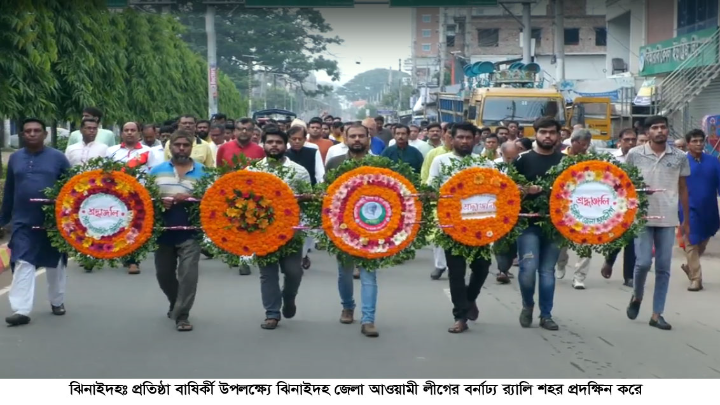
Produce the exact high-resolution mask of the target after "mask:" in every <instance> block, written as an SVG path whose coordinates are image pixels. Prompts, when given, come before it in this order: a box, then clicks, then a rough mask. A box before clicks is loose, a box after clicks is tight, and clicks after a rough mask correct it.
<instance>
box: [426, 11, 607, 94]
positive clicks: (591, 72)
mask: <svg viewBox="0 0 720 405" xmlns="http://www.w3.org/2000/svg"><path fill="white" fill-rule="evenodd" d="M500 3H503V2H502V1H500ZM522 7H523V6H522V4H518V3H515V2H508V3H507V4H502V5H498V6H495V7H472V8H449V7H448V8H442V9H438V13H439V14H440V20H441V21H444V24H442V26H441V27H439V28H438V33H440V34H443V37H444V38H443V39H444V40H443V41H442V42H441V45H440V46H441V47H443V46H444V48H445V53H444V56H445V60H446V61H447V63H446V65H447V66H448V68H449V69H450V70H451V71H452V70H455V72H457V71H459V70H461V68H462V65H464V64H466V63H475V62H483V61H490V62H498V61H504V60H509V59H520V58H522V54H523V49H522V31H523V30H522V24H521V23H520V20H521V16H522ZM531 7H532V8H531V10H532V11H531V29H532V44H533V49H532V51H531V54H532V55H533V60H534V61H535V62H537V63H538V64H540V66H541V67H542V68H543V70H544V71H545V78H546V79H547V80H548V81H550V82H554V81H555V77H554V75H555V56H554V55H555V38H554V34H555V33H554V16H555V10H554V8H553V6H552V5H551V2H550V1H549V0H539V1H534V2H533V4H532V6H531ZM605 9H606V6H605V0H565V1H564V15H565V19H564V25H565V27H564V51H565V78H566V79H567V80H587V79H601V78H605V77H606V76H607V75H608V74H609V73H608V72H606V69H605V65H606V63H605V58H606V52H607V38H608V37H607V29H606V22H605ZM415 31H418V30H415ZM453 63H455V69H453V66H452V64H453ZM459 76H461V75H459Z"/></svg>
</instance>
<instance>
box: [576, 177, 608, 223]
mask: <svg viewBox="0 0 720 405" xmlns="http://www.w3.org/2000/svg"><path fill="white" fill-rule="evenodd" d="M570 198H571V200H572V205H571V206H570V212H571V213H572V215H573V216H574V217H575V219H576V220H577V221H578V222H581V223H583V224H586V225H595V224H603V223H605V222H607V221H609V220H610V218H612V216H613V215H614V214H615V212H616V206H617V200H618V195H617V193H616V192H615V190H614V189H613V188H612V187H610V186H609V185H608V184H605V183H602V182H598V181H584V182H582V183H580V184H578V185H577V186H576V187H575V189H574V190H573V192H572V193H571V196H570Z"/></svg>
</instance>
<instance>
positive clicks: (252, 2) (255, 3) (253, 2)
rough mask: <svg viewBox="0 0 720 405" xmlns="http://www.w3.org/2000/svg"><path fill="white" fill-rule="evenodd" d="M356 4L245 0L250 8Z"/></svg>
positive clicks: (346, 0) (351, 1) (349, 0)
mask: <svg viewBox="0 0 720 405" xmlns="http://www.w3.org/2000/svg"><path fill="white" fill-rule="evenodd" d="M354 6H355V0H245V7H248V8H272V7H289V8H327V7H349V8H352V7H354Z"/></svg>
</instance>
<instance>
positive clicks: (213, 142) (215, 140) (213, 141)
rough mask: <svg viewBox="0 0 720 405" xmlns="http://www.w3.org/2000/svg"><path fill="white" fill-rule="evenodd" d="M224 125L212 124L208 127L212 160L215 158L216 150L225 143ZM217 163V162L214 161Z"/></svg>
mask: <svg viewBox="0 0 720 405" xmlns="http://www.w3.org/2000/svg"><path fill="white" fill-rule="evenodd" d="M224 132H225V125H220V124H213V125H212V126H211V127H210V134H209V135H208V137H209V138H210V139H209V140H210V150H211V151H212V156H213V162H215V159H216V158H217V151H218V149H219V148H220V146H222V145H223V144H224V143H225V134H224ZM216 163H217V162H216Z"/></svg>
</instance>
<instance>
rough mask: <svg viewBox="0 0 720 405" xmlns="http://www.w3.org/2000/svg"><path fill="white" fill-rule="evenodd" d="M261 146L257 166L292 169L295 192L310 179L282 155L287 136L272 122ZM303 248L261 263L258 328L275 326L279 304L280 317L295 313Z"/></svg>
mask: <svg viewBox="0 0 720 405" xmlns="http://www.w3.org/2000/svg"><path fill="white" fill-rule="evenodd" d="M262 142H263V148H264V149H265V154H266V156H267V157H266V158H265V159H263V160H262V161H261V162H260V167H263V166H277V165H282V166H285V167H289V168H291V169H292V170H294V171H295V176H294V178H293V179H292V181H289V182H288V181H286V182H287V183H288V185H289V186H290V188H292V189H293V191H295V193H296V194H300V193H302V192H303V189H304V188H305V187H306V186H307V185H309V184H310V182H311V181H312V179H311V177H310V174H309V173H308V171H307V170H305V168H304V167H302V166H300V165H299V164H297V163H295V162H293V161H292V160H290V159H288V157H287V156H285V152H286V150H287V144H288V136H287V134H286V133H285V132H282V131H280V129H279V128H278V127H277V126H275V125H266V126H265V130H264V131H263V136H262ZM301 260H302V251H298V252H295V253H291V254H289V255H287V256H285V257H283V258H281V259H280V261H279V262H276V263H270V264H266V265H264V266H260V294H261V295H262V302H263V307H265V322H263V323H262V324H261V325H260V327H261V328H263V329H275V328H277V326H278V322H280V318H281V316H280V307H281V305H282V316H284V317H285V318H287V319H291V318H292V317H294V316H295V313H296V312H297V306H296V305H295V297H296V296H297V293H298V289H299V288H300V282H301V281H302V276H303V268H302V266H301ZM281 271H282V273H283V274H284V277H285V282H284V283H283V288H282V290H281V289H280V272H281Z"/></svg>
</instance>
